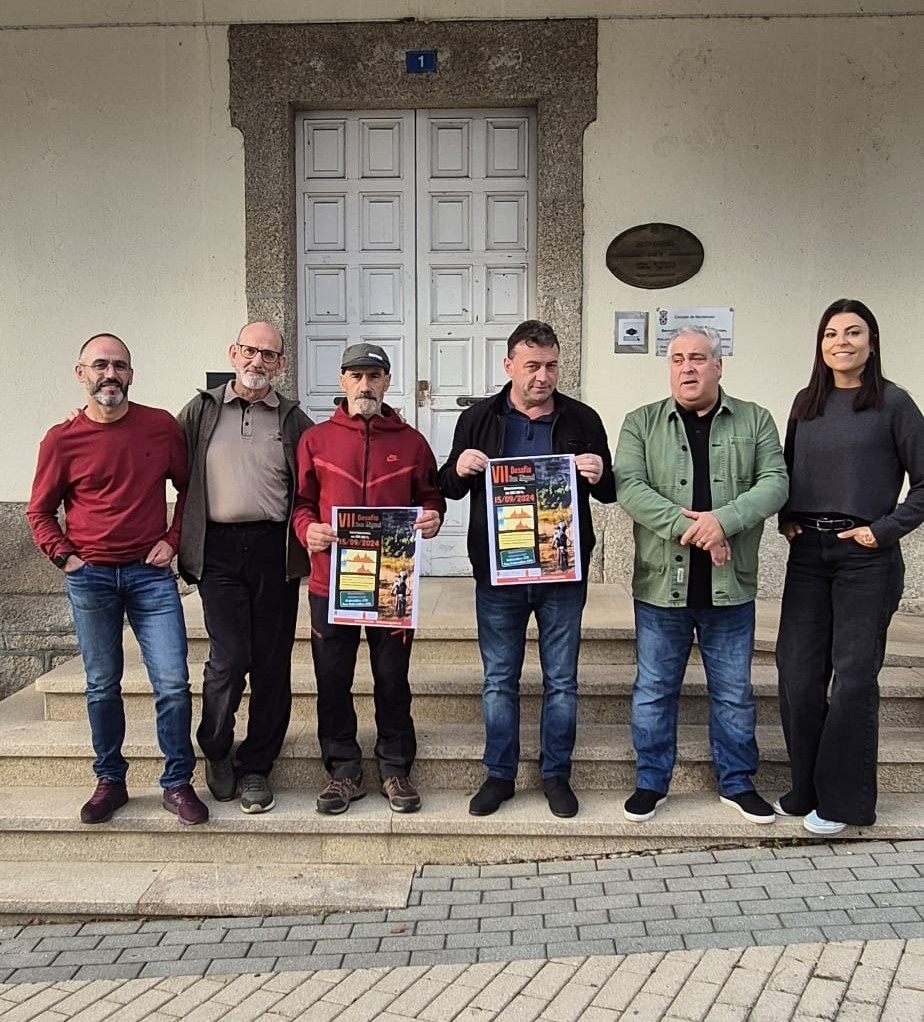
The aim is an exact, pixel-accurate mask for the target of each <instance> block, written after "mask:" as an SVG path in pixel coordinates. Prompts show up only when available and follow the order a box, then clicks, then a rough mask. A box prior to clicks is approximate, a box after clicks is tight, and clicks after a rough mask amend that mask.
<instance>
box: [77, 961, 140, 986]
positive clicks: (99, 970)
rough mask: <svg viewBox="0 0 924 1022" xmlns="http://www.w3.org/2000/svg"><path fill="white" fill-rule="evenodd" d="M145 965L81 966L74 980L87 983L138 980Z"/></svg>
mask: <svg viewBox="0 0 924 1022" xmlns="http://www.w3.org/2000/svg"><path fill="white" fill-rule="evenodd" d="M143 968H144V966H143V964H142V963H140V962H138V963H137V964H134V965H133V964H131V963H128V962H126V963H123V964H120V965H89V964H88V965H81V966H80V968H79V969H78V970H77V972H76V973H75V974H74V979H76V980H81V981H83V982H86V981H87V980H94V979H137V978H138V977H139V976H140V975H141V970H142V969H143Z"/></svg>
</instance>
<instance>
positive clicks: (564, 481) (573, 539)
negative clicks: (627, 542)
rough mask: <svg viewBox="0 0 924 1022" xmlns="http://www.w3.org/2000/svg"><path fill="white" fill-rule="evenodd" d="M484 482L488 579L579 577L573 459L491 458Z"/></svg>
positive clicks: (556, 456) (501, 581) (564, 456)
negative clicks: (486, 514) (486, 512)
mask: <svg viewBox="0 0 924 1022" xmlns="http://www.w3.org/2000/svg"><path fill="white" fill-rule="evenodd" d="M486 483H487V486H486V490H487V500H488V550H489V553H490V558H491V583H492V584H493V585H517V584H524V583H533V582H577V581H579V580H580V578H581V537H580V534H579V525H578V518H577V515H576V514H575V513H574V511H575V507H576V494H577V474H576V470H575V467H574V458H573V457H572V456H571V455H570V454H548V455H544V456H542V457H536V458H492V459H491V460H490V461H489V462H488V468H487V472H486Z"/></svg>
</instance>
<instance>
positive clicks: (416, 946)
mask: <svg viewBox="0 0 924 1022" xmlns="http://www.w3.org/2000/svg"><path fill="white" fill-rule="evenodd" d="M447 940H448V938H447V937H445V936H443V935H442V934H438V933H432V934H420V935H419V936H416V937H415V936H407V935H405V936H401V937H383V938H382V941H381V943H380V944H379V950H381V951H439V950H440V948H444V947H446V942H447ZM350 950H353V949H352V948H351V949H350ZM356 950H361V949H360V948H357V949H356Z"/></svg>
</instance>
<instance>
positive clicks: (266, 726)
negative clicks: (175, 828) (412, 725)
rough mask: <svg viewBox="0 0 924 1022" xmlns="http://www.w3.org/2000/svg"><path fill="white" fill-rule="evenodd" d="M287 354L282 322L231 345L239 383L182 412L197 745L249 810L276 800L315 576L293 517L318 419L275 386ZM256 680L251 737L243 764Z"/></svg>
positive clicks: (224, 793) (228, 793)
mask: <svg viewBox="0 0 924 1022" xmlns="http://www.w3.org/2000/svg"><path fill="white" fill-rule="evenodd" d="M282 351H283V342H282V335H281V334H280V333H279V331H278V330H277V329H276V328H275V327H274V326H272V324H270V323H250V324H248V325H247V326H245V327H244V328H243V329H242V330H241V332H240V333H239V334H238V338H237V341H236V342H235V343H234V344H232V345H231V347H230V349H229V355H230V358H231V365H232V366H233V367H234V372H235V378H234V379H233V380H232V381H231V382H229V383H227V384H225V385H224V386H221V387H216V388H214V389H212V390H202V391H199V393H198V394H197V396H196V397H194V398H193V399H192V401H190V402H189V403H188V404H187V405H186V406H185V407H184V408H183V410H182V411H181V412H180V414H179V416H178V417H179V420H180V424H181V425H182V427H183V430H184V432H185V434H186V445H187V448H188V450H189V477H190V485H189V490H188V492H187V499H186V509H185V512H184V515H183V529H182V538H181V540H180V572H181V573H182V575H183V577H184V578H185V579H186V580H187V581H188V582H194V583H196V584H197V585H198V587H199V595H200V596H201V597H202V608H203V611H204V614H205V627H206V630H207V632H208V635H209V658H208V661H207V662H206V664H205V672H204V678H203V686H202V722H201V723H200V724H199V728H198V730H197V732H196V738H197V740H198V742H199V747H200V748H201V749H202V752H203V753H204V754H205V757H206V769H205V777H206V782H207V783H208V786H209V790H210V791H211V793H212V794H213V795H214V796H215V798H216V799H218V800H219V801H221V802H229V801H231V800H232V799H233V798H234V797H235V795H236V794H237V792H238V786H240V796H241V809H243V811H244V812H245V813H264V812H267V811H268V810H270V809H272V808H273V806H274V805H275V804H276V803H275V799H274V797H273V789H272V787H271V786H270V782H269V774H270V771H271V770H272V768H273V764H274V762H275V761H276V758H277V756H278V755H279V751H280V749H281V748H282V743H283V741H284V739H285V736H286V730H287V729H288V726H289V714H290V711H291V706H292V685H291V656H292V645H293V643H294V641H295V621H296V616H297V613H298V585H299V579H300V578H302V577H304V576H305V575H307V574H308V571H309V567H308V557H307V554H306V552H305V550H304V548H303V547H302V545H301V543H299V542H297V541H296V540H295V539H294V537H293V536H292V532H291V520H292V506H293V500H294V493H295V483H294V480H295V448H296V445H297V443H298V438H299V437H300V436H301V435H302V433H304V431H305V430H306V429H308V427H309V426H311V425H312V422H311V419H309V418H308V416H307V415H305V413H304V412H303V411H302V410H301V409H300V408H299V407H298V402H297V401H294V400H292V399H291V398H287V397H285V396H284V395H282V394H279V393H277V391H276V390H275V389H274V388H273V385H272V381H273V379H274V377H276V376H277V375H278V374H279V373H281V372H282V371H283V370H284V369H285V365H286V359H285V355H284V354H283V353H282ZM247 675H249V678H250V711H249V716H248V721H247V735H246V737H245V738H244V740H243V741H242V742H241V744H240V745H239V746H238V749H237V754H236V762H235V758H233V757H232V746H233V744H234V718H235V714H236V713H237V711H238V708H239V706H240V703H241V696H242V695H243V692H244V684H245V676H247Z"/></svg>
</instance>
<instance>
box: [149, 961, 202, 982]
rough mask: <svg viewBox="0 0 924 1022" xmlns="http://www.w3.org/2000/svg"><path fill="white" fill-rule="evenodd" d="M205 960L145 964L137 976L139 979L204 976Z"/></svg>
mask: <svg viewBox="0 0 924 1022" xmlns="http://www.w3.org/2000/svg"><path fill="white" fill-rule="evenodd" d="M209 964H210V963H209V962H208V961H207V960H204V961H189V960H188V959H187V960H182V959H179V960H177V961H173V962H160V961H158V962H146V963H145V964H144V965H143V966H142V968H141V972H140V973H139V974H138V975H139V977H140V978H141V979H148V978H149V977H155V976H204V975H205V970H206V969H207V968H208V966H209Z"/></svg>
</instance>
